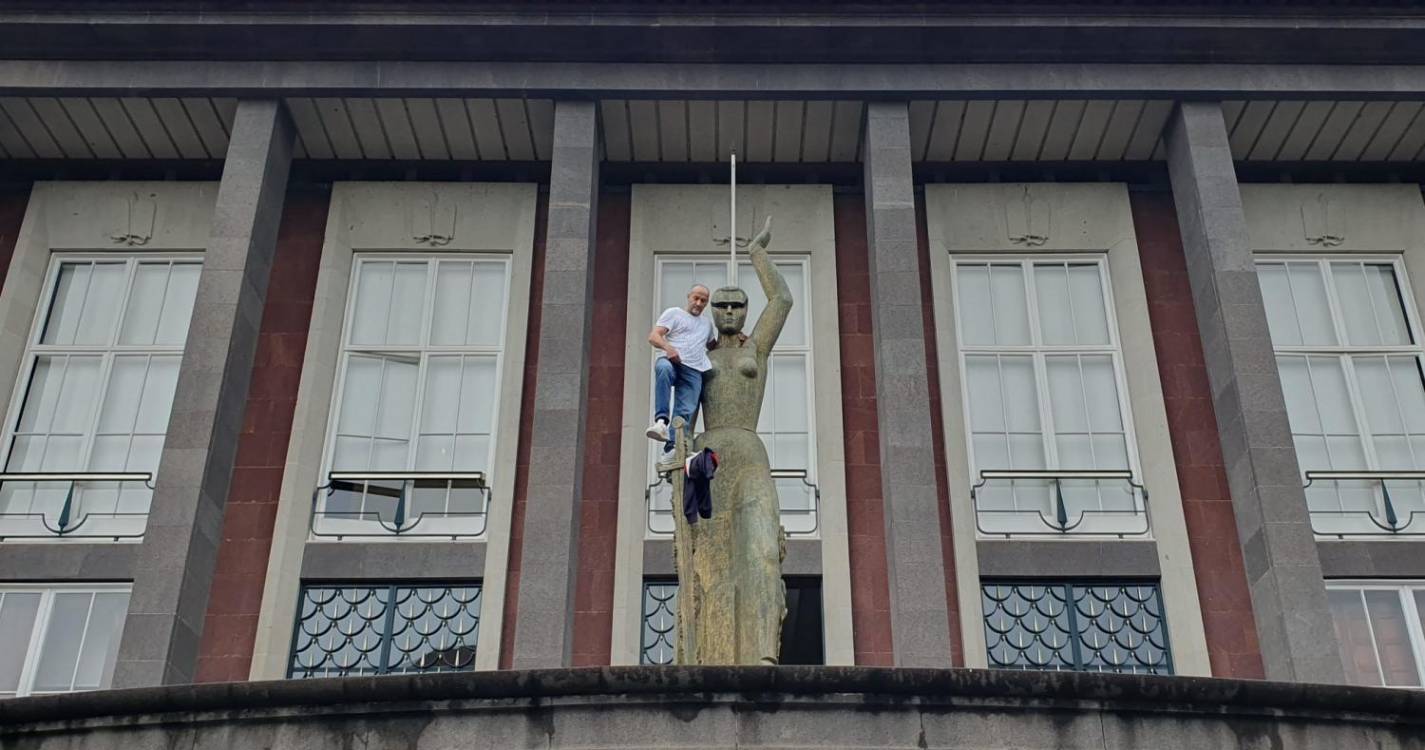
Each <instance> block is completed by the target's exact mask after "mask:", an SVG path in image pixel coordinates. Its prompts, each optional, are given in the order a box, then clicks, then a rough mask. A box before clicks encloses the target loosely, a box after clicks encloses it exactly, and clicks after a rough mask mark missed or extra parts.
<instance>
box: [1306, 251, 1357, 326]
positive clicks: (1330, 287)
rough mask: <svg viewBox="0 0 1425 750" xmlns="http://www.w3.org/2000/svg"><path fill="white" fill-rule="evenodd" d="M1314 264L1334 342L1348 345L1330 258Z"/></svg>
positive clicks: (1343, 310)
mask: <svg viewBox="0 0 1425 750" xmlns="http://www.w3.org/2000/svg"><path fill="white" fill-rule="evenodd" d="M1316 266H1317V268H1318V270H1319V271H1320V273H1321V286H1322V288H1323V289H1324V290H1325V292H1326V307H1327V309H1328V310H1329V311H1330V313H1331V326H1332V328H1333V329H1334V330H1335V331H1336V343H1337V344H1338V345H1339V346H1343V347H1344V346H1349V345H1350V338H1349V337H1348V336H1347V335H1346V312H1345V308H1343V307H1341V297H1340V295H1338V294H1336V275H1335V273H1333V272H1332V269H1331V260H1330V259H1329V258H1321V259H1319V260H1317V261H1316ZM1305 342H1306V337H1305V335H1303V336H1302V343H1305Z"/></svg>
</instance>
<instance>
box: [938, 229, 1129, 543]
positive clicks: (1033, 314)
mask: <svg viewBox="0 0 1425 750" xmlns="http://www.w3.org/2000/svg"><path fill="white" fill-rule="evenodd" d="M1036 264H1042V265H1065V264H1068V265H1074V264H1079V265H1082V264H1092V265H1094V266H1095V267H1097V268H1098V271H1099V287H1100V290H1101V293H1102V294H1103V304H1104V316H1105V319H1106V321H1107V325H1108V337H1109V338H1108V343H1107V344H1072V345H1063V344H1060V345H1051V344H1043V343H1034V342H1039V341H1042V339H1043V333H1042V331H1041V330H1040V322H1039V300H1038V295H1037V294H1036V293H1035V286H1034V273H1033V269H1034V266H1035V265H1036ZM962 265H967V266H974V265H1018V266H1019V267H1020V269H1021V270H1022V272H1023V273H1022V275H1023V278H1024V294H1025V301H1026V309H1025V312H1026V315H1028V324H1029V340H1030V343H1029V344H1027V345H1008V344H966V343H965V334H964V324H965V320H966V317H965V315H964V314H963V313H962V311H961V309H960V301H961V297H962V295H960V294H958V293H952V294H951V295H950V298H951V304H952V305H953V306H954V315H955V326H956V332H955V341H956V344H957V350H956V352H955V356H956V363H957V365H958V367H959V371H960V373H962V377H961V378H960V400H961V408H962V409H963V411H962V412H961V413H962V414H964V415H965V418H964V424H963V425H962V428H963V430H964V433H965V441H966V445H965V448H966V452H967V453H968V458H969V467H970V476H971V477H972V480H973V481H975V482H978V481H979V477H980V472H981V471H985V470H993V469H1005V468H1009V467H1004V466H980V465H979V459H978V458H977V457H976V456H975V439H974V431H973V426H972V425H971V424H970V417H969V415H970V414H971V410H970V381H969V378H968V377H967V376H965V375H964V374H965V373H968V372H969V370H968V369H967V365H968V358H969V357H970V356H975V355H1005V354H1009V355H1016V356H1029V357H1030V358H1031V359H1032V360H1033V362H1034V380H1035V383H1034V385H1035V390H1036V394H1037V396H1038V406H1039V430H1040V438H1041V440H1042V442H1043V445H1044V463H1045V465H1046V467H1047V468H1048V470H1051V471H1053V470H1058V469H1061V468H1063V467H1061V466H1060V465H1059V456H1058V446H1057V445H1056V441H1055V440H1054V435H1055V434H1057V433H1055V431H1054V419H1053V414H1052V413H1051V412H1052V407H1051V404H1050V399H1049V393H1048V383H1049V380H1048V372H1047V364H1046V360H1047V358H1048V357H1049V356H1052V355H1055V354H1077V355H1092V356H1108V357H1109V359H1110V361H1111V362H1112V363H1113V378H1114V388H1115V389H1116V395H1117V396H1118V410H1119V420H1120V422H1121V423H1122V425H1123V437H1124V443H1125V445H1126V450H1127V454H1128V467H1127V468H1128V470H1129V471H1130V472H1132V474H1133V477H1134V480H1133V481H1135V482H1137V483H1139V484H1142V478H1143V473H1142V469H1141V463H1140V460H1139V456H1138V440H1137V436H1136V435H1135V434H1134V420H1133V411H1132V406H1131V404H1130V403H1129V393H1128V380H1127V375H1126V373H1125V371H1124V364H1123V359H1124V357H1123V344H1122V340H1121V339H1120V337H1119V333H1118V314H1117V310H1118V308H1117V305H1116V304H1115V302H1114V299H1113V283H1112V280H1111V279H1110V278H1109V267H1108V258H1107V256H1106V254H1103V253H1062V252H1055V253H988V254H986V253H973V254H972V253H953V254H951V256H950V259H949V266H950V288H951V289H952V290H957V291H958V290H959V288H960V267H961V266H962ZM1085 403H1087V397H1085ZM1100 486H1101V489H1102V485H1100ZM1128 489H1129V490H1130V491H1132V492H1133V503H1134V512H1135V513H1140V514H1141V513H1146V512H1147V510H1146V507H1145V503H1144V501H1143V497H1142V495H1141V494H1140V493H1139V492H1138V491H1137V489H1136V488H1133V487H1129V488H1128ZM1100 495H1101V492H1100ZM1016 502H1018V501H1017V499H1016ZM1130 523H1131V522H1130ZM1134 530H1135V531H1136V529H1134ZM1151 534H1152V529H1151V527H1149V529H1148V533H1147V534H1139V535H1137V536H1140V537H1142V538H1151ZM1004 536H1005V534H1004V533H984V532H982V531H981V530H980V523H979V520H978V519H977V520H976V538H979V539H1001V538H1004ZM1012 536H1014V537H1023V538H1035V537H1043V538H1062V537H1063V535H1062V534H1059V533H1056V532H1053V531H1049V530H1046V531H1045V532H1043V533H1029V532H1019V531H1015V532H1012ZM1074 536H1076V537H1084V536H1088V537H1094V536H1099V537H1117V536H1118V535H1117V534H1114V533H1112V532H1111V531H1104V532H1102V533H1076V534H1075V535H1074Z"/></svg>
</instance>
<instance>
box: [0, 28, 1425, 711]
mask: <svg viewBox="0 0 1425 750" xmlns="http://www.w3.org/2000/svg"><path fill="white" fill-rule="evenodd" d="M733 152H735V153H736V154H737V157H738V159H739V162H740V164H739V186H738V190H737V201H738V204H737V224H736V226H733V225H732V224H731V223H730V218H729V215H728V214H729V211H728V209H729V191H728V185H727V182H728V177H727V160H728V158H729V157H730V156H731V154H732V153H733ZM1422 162H1425V11H1422V9H1420V8H1418V7H1413V6H1412V4H1410V3H1391V2H1366V1H1362V2H1332V3H1328V2H1309V1H1305V0H1303V1H1302V2H1277V3H1256V2H1247V1H1245V0H1243V1H1240V2H1226V1H1223V2H1215V1H1210V0H1199V2H1194V3H1184V4H1181V5H1176V4H1175V5H1164V4H1160V3H1136V2H1122V3H1074V4H1072V5H1071V7H1068V8H1053V7H1046V5H1045V4H1042V3H1040V4H1031V3H1020V2H1001V3H998V4H995V5H993V7H991V6H987V5H984V4H977V3H964V2H936V3H917V4H904V5H902V4H895V3H891V4H886V5H883V6H880V5H878V6H875V7H868V6H865V5H854V4H826V3H796V2H791V3H779V4H753V3H742V2H734V1H732V0H727V1H726V2H706V3H704V2H697V3H660V2H627V3H621V4H618V5H616V6H609V7H607V8H603V9H600V10H599V11H598V12H593V11H591V10H589V9H587V8H581V7H577V6H573V5H570V4H564V3H533V2H532V3H456V2H431V3H402V4H395V3H379V2H371V3H366V2H354V3H343V4H341V7H340V8H333V7H322V4H315V3H301V2H281V1H279V0H270V1H266V2H250V3H242V4H229V3H221V2H213V3H203V4H198V5H196V6H189V5H172V4H162V3H158V4H146V3H138V2H133V3H97V2H92V3H91V2H80V1H76V2H63V3H47V4H43V5H38V4H30V3H24V2H5V3H0V261H2V262H0V271H3V274H4V282H3V287H0V384H3V387H5V388H8V389H10V390H9V393H10V397H9V400H8V402H7V407H6V411H5V416H4V423H3V433H0V450H3V456H4V464H3V466H0V469H3V473H0V640H4V641H5V642H7V643H23V644H25V647H24V648H23V649H16V650H12V651H10V652H9V655H8V656H0V696H27V695H38V694H47V693H63V692H71V691H82V690H92V689H98V688H107V687H142V686H158V685H174V684H184V683H192V682H217V681H245V680H263V679H284V678H301V677H312V676H338V675H353V674H389V673H411V672H426V671H465V670H470V671H476V670H498V669H528V668H541V667H561V666H594V665H633V664H640V663H643V664H648V663H655V664H656V663H666V662H668V661H669V660H670V659H671V648H672V647H671V644H672V643H673V638H674V636H673V632H674V628H676V617H675V613H676V611H677V610H676V606H675V601H676V596H677V585H676V579H675V577H674V576H673V561H672V544H671V529H672V520H671V518H672V517H671V513H672V512H673V511H672V506H671V505H670V497H669V489H668V486H667V484H666V483H661V482H660V481H659V479H658V477H657V476H656V474H655V473H654V471H653V468H652V466H653V458H654V454H653V450H654V447H653V444H652V443H650V441H648V440H647V438H646V437H645V436H644V434H643V432H644V428H645V426H646V424H647V421H648V418H649V412H650V405H651V377H650V374H651V365H652V353H651V351H650V350H649V348H648V347H647V345H646V344H645V341H644V340H645V337H646V335H647V331H648V329H649V327H650V326H651V325H652V324H653V321H654V320H655V319H656V317H657V314H658V312H659V311H660V310H662V309H664V308H666V307H668V306H670V305H674V304H679V302H680V300H681V299H682V296H683V294H684V293H685V292H686V291H687V288H688V287H689V286H690V285H691V284H692V283H694V282H698V283H703V284H707V285H709V286H713V287H716V286H719V285H722V284H724V283H727V282H728V281H729V280H730V276H731V275H732V274H734V273H735V271H736V269H732V268H729V265H728V263H727V261H726V256H727V248H728V243H729V242H735V241H737V239H738V238H742V239H744V240H745V239H746V238H747V237H749V236H750V235H751V234H752V233H753V232H754V227H755V226H760V224H761V222H762V221H764V220H765V219H766V218H767V217H774V218H775V224H774V227H775V230H774V238H773V242H772V252H773V254H774V258H775V261H776V263H777V264H778V267H779V269H780V270H781V271H782V273H783V274H784V275H785V276H786V278H787V279H788V282H789V284H790V286H791V289H792V293H793V296H794V298H795V300H796V306H795V308H794V311H793V313H792V319H791V321H790V322H789V324H788V327H787V329H786V332H785V333H784V334H783V336H782V338H781V340H780V341H779V342H778V345H777V349H776V351H775V352H774V353H773V355H772V357H771V360H770V372H769V373H768V383H769V386H768V397H767V399H766V404H765V407H764V410H763V413H762V416H761V421H760V423H759V428H758V430H759V433H760V434H761V435H762V437H763V439H764V442H765V443H766V444H767V447H768V451H769V454H770V456H771V458H772V462H773V468H774V469H775V470H776V471H777V476H778V477H779V478H778V486H779V491H780V493H781V504H782V520H783V526H784V528H785V529H786V532H787V537H788V540H787V545H786V548H787V549H786V559H785V562H784V565H783V570H784V574H785V576H786V580H787V585H788V616H787V620H786V623H785V626H784V644H783V659H784V662H786V663H789V664H827V665H880V666H905V667H912V666H914V667H991V668H1002V669H1053V670H1082V671H1106V672H1131V673H1142V674H1166V675H1195V676H1215V677H1233V678H1248V679H1255V678H1268V679H1272V680H1282V681H1290V682H1319V683H1346V684H1358V685H1381V686H1391V687H1420V686H1421V684H1422V683H1421V680H1422V679H1425V621H1422V616H1425V374H1423V373H1425V369H1422V368H1425V359H1422V358H1425V343H1422V342H1425V338H1422V337H1425V328H1422V317H1421V314H1422V313H1421V311H1422V309H1425V296H1422V295H1425V199H1422V183H1425V169H1422ZM744 263H745V261H744ZM740 275H741V277H742V279H743V281H744V282H746V281H747V280H749V279H750V273H742V274H740ZM748 291H749V294H750V296H751V300H750V305H751V315H753V316H755V315H756V313H757V310H758V308H759V305H760V303H761V300H760V298H759V294H758V290H756V289H749V290H748Z"/></svg>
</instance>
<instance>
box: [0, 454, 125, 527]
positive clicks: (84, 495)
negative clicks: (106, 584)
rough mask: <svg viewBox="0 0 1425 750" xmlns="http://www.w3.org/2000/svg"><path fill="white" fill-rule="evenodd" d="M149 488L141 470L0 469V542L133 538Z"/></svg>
mask: <svg viewBox="0 0 1425 750" xmlns="http://www.w3.org/2000/svg"><path fill="white" fill-rule="evenodd" d="M26 485H28V486H26ZM136 485H137V486H136ZM152 491H153V473H152V472H147V471H131V472H95V471H76V472H53V471H32V472H6V473H0V509H3V511H4V512H0V541H4V540H11V539H59V538H68V539H75V538H82V539H112V540H114V541H118V540H120V539H137V538H140V537H142V536H143V534H144V527H145V526H146V525H147V524H148V506H149V501H150V500H151V499H152V494H151V493H152ZM21 508H23V510H21ZM125 508H132V509H131V510H125Z"/></svg>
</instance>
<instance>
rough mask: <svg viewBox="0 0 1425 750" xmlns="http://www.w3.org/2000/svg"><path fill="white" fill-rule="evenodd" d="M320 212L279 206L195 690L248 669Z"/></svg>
mask: <svg viewBox="0 0 1425 750" xmlns="http://www.w3.org/2000/svg"><path fill="white" fill-rule="evenodd" d="M328 205H329V196H328V194H327V193H325V192H322V193H291V194H289V195H288V196H287V202H286V205H285V206H284V207H283V211H282V225H281V227H280V228H279V230H278V235H277V253H276V256H275V258H274V260H273V263H272V272H271V277H270V279H269V281H268V288H267V302H266V305H265V306H264V308H263V311H262V327H261V330H260V332H259V334H258V340H257V355H256V359H255V360H254V361H253V372H252V383H251V385H250V386H249V387H248V398H247V409H246V411H245V412H244V417H243V427H242V435H241V436H240V437H239V439H238V452H237V461H236V465H235V467H234V468H233V481H232V489H231V490H230V491H229V494H228V502H227V505H226V507H225V508H224V510H223V532H222V533H223V539H222V544H221V546H220V547H219V548H218V563H217V567H216V570H215V572H214V574H213V587H212V593H211V594H210V595H209V598H208V610H207V614H206V616H205V619H204V625H203V639H202V642H201V644H200V646H199V653H198V669H197V673H196V676H195V677H194V680H195V681H196V682H226V681H233V680H246V679H247V677H248V671H249V668H250V667H251V664H252V649H253V642H254V641H255V639H256V637H257V617H258V610H259V608H260V607H261V604H262V589H263V585H264V583H265V581H266V576H267V560H268V552H269V551H270V549H271V547H272V527H273V523H274V522H275V520H276V517H277V503H278V496H279V495H280V493H281V489H282V468H283V464H284V462H285V461H286V459H287V442H288V439H289V438H290V437H291V433H292V415H293V413H294V411H295V410H296V407H297V385H298V382H299V381H300V380H301V377H302V359H303V356H304V355H305V354H306V350H307V330H308V327H309V326H310V324H311V318H312V299H313V295H314V294H315V291H316V286H317V269H318V268H319V266H320V263H321V255H322V239H323V236H324V235H325V233H326V223H327V209H328Z"/></svg>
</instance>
